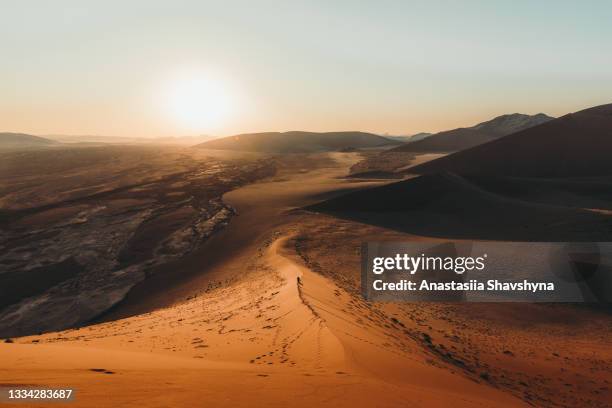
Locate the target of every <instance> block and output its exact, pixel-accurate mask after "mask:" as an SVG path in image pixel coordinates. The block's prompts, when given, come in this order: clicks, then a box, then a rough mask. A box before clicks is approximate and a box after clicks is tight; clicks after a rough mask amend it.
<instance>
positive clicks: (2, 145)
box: [0, 133, 58, 149]
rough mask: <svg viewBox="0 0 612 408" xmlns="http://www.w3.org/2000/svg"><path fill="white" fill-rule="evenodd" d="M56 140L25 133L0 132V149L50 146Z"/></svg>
mask: <svg viewBox="0 0 612 408" xmlns="http://www.w3.org/2000/svg"><path fill="white" fill-rule="evenodd" d="M56 144H58V142H56V141H55V140H51V139H46V138H44V137H39V136H32V135H27V134H25V133H0V149H7V148H11V149H13V148H20V147H38V146H52V145H56Z"/></svg>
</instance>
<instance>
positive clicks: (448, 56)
mask: <svg viewBox="0 0 612 408" xmlns="http://www.w3.org/2000/svg"><path fill="white" fill-rule="evenodd" d="M2 17H3V18H2V24H1V25H0V49H1V50H2V64H0V123H1V124H2V126H1V128H2V129H1V130H2V131H14V132H25V133H33V134H42V135H44V134H53V133H56V134H57V133H62V134H81V135H82V134H100V135H122V136H143V137H144V136H155V137H156V136H171V135H196V134H215V135H228V134H235V133H241V132H256V131H286V130H310V131H338V130H361V131H369V132H376V133H385V132H386V133H390V134H410V133H416V132H421V131H428V132H432V131H438V130H444V129H450V128H455V127H459V126H470V125H473V124H475V123H478V122H480V121H483V120H487V119H490V118H491V117H493V116H496V115H500V114H504V113H513V112H521V113H528V114H534V113H538V112H544V113H547V114H549V115H553V116H558V115H562V114H565V113H568V112H572V111H576V110H579V109H583V108H585V107H588V106H593V105H597V104H602V103H607V102H609V96H610V94H611V93H612V71H610V69H609V68H610V66H612V53H610V52H608V51H609V39H610V38H612V26H611V25H610V24H609V21H612V6H610V3H607V2H604V1H602V2H599V3H593V4H592V5H591V6H589V7H583V6H581V5H580V4H578V3H573V2H564V1H563V2H552V1H550V2H538V3H537V4H536V3H534V2H527V1H525V2H503V3H502V2H486V1H467V2H461V4H460V2H407V1H380V2H367V3H356V2H345V1H334V2H329V1H295V2H286V1H277V2H274V1H261V2H250V1H231V2H222V3H220V2H212V1H173V2H170V1H130V2H124V1H106V2H85V1H66V0H64V1H56V2H43V1H21V2H3V6H2ZM185 70H190V72H191V74H189V75H191V76H189V75H187V76H186V77H185V76H183V77H181V76H180V75H181V74H178V73H181V72H184V71H185ZM172 81H175V82H174V85H168V84H169V83H172ZM173 86H174V88H172V87H173Z"/></svg>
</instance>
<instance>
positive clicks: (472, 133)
mask: <svg viewBox="0 0 612 408" xmlns="http://www.w3.org/2000/svg"><path fill="white" fill-rule="evenodd" d="M552 119H553V118H551V117H550V116H547V115H545V114H543V113H538V114H537V115H533V116H532V115H524V114H521V113H513V114H509V115H502V116H498V117H496V118H494V119H491V120H489V121H486V122H482V123H479V124H478V125H476V126H472V127H469V128H458V129H453V130H447V131H444V132H440V133H436V134H435V135H431V136H429V137H427V138H425V139H422V140H419V141H414V143H408V144H406V145H404V146H399V147H396V148H395V149H393V151H398V152H454V151H459V150H464V149H468V148H470V147H474V146H477V145H480V144H483V143H487V142H490V141H492V140H496V139H499V138H500V137H503V136H507V135H510V134H512V133H515V132H519V131H521V130H524V129H528V128H531V127H534V126H537V125H540V124H542V123H546V122H548V121H550V120H552Z"/></svg>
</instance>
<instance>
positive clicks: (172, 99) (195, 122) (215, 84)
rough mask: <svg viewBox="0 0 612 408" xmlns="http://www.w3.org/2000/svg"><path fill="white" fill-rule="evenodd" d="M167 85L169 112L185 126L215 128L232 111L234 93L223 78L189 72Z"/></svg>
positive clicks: (191, 128) (199, 128)
mask: <svg viewBox="0 0 612 408" xmlns="http://www.w3.org/2000/svg"><path fill="white" fill-rule="evenodd" d="M169 88H170V89H169V97H168V102H169V106H168V107H169V110H170V113H171V115H172V117H173V119H174V120H175V121H177V122H178V124H179V125H180V126H181V127H183V128H184V129H186V130H189V131H196V132H204V131H211V130H217V129H218V128H219V127H220V126H222V125H223V124H224V122H225V121H227V120H228V118H229V117H230V116H231V115H232V114H233V113H234V112H235V109H236V100H235V95H233V94H232V91H231V89H230V86H229V85H228V84H227V83H226V82H225V81H223V80H222V79H219V78H213V77H210V76H205V75H189V76H184V77H180V78H179V79H176V80H174V81H172V82H171V84H170V87H169Z"/></svg>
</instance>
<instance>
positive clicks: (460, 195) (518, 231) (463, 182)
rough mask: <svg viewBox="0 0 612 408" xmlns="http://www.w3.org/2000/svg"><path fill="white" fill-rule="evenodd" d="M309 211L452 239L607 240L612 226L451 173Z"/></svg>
mask: <svg viewBox="0 0 612 408" xmlns="http://www.w3.org/2000/svg"><path fill="white" fill-rule="evenodd" d="M307 209H309V210H312V211H317V212H324V213H328V214H333V215H335V216H339V217H345V218H348V219H355V220H358V221H362V222H366V223H370V224H374V225H381V226H385V227H387V228H392V229H397V230H400V231H407V232H411V233H414V234H418V235H426V236H440V237H452V238H472V239H499V240H544V241H547V240H551V241H554V240H564V239H565V240H591V241H592V240H602V241H605V240H607V239H609V238H610V229H609V228H610V226H611V225H612V224H611V221H610V220H609V218H608V217H606V216H604V215H602V214H597V213H593V212H590V211H587V210H583V209H579V208H571V207H563V206H558V205H547V204H541V203H534V202H528V201H524V200H520V199H517V198H513V197H507V196H504V195H502V194H499V193H495V192H491V191H487V190H485V189H483V188H482V187H481V186H478V185H476V184H475V183H473V182H471V181H470V180H468V179H465V178H463V177H461V176H457V175H455V174H451V173H448V174H436V175H426V176H421V177H418V178H415V179H410V180H406V181H401V182H396V183H393V184H389V185H385V186H381V187H375V188H372V189H368V190H363V191H358V192H353V193H350V194H347V195H343V196H341V197H338V198H334V199H331V200H327V201H323V202H321V203H318V204H315V205H312V206H310V207H307ZM500 214H503V217H500Z"/></svg>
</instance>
